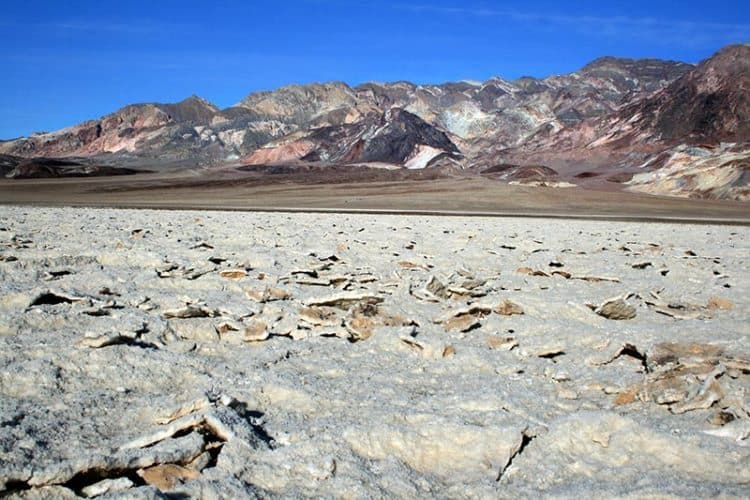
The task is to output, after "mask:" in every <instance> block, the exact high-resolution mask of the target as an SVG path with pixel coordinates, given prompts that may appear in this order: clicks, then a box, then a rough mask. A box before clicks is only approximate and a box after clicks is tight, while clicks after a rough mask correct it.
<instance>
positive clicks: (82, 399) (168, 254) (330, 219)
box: [0, 179, 750, 498]
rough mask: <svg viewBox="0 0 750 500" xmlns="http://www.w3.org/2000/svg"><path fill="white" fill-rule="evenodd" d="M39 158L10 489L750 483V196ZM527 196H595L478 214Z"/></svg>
mask: <svg viewBox="0 0 750 500" xmlns="http://www.w3.org/2000/svg"><path fill="white" fill-rule="evenodd" d="M22 182H23V181H14V184H13V185H12V187H11V188H9V187H8V186H7V184H5V185H3V186H2V187H0V190H1V191H2V193H3V196H4V198H3V201H4V202H5V203H6V204H5V205H3V206H0V214H1V215H0V281H1V282H2V286H3V293H2V296H0V358H2V360H1V362H0V495H2V496H6V497H9V498H74V497H77V496H88V497H94V496H97V497H101V498H188V497H190V498H245V497H260V498H266V497H276V496H283V497H311V496H314V497H336V498H392V497H400V498H414V497H434V498H467V497H471V498H518V497H535V496H539V495H544V496H555V497H573V496H581V495H585V496H587V497H614V496H618V497H625V496H637V497H654V498H670V497H683V496H689V497H696V496H698V497H716V496H721V497H725V498H732V497H735V498H743V497H747V495H748V493H749V492H750V447H748V446H747V445H748V444H750V439H749V438H748V436H750V349H748V346H747V340H748V335H749V334H750V303H748V301H747V297H748V296H750V261H749V259H750V228H749V227H748V225H747V223H746V222H747V210H746V205H743V204H737V203H731V202H707V201H701V202H699V201H690V200H673V199H663V198H654V197H648V196H639V195H632V194H628V195H623V194H618V193H611V194H607V193H605V194H602V193H596V192H588V191H585V192H583V193H582V194H581V196H582V198H576V197H575V196H570V197H568V198H566V196H568V195H566V194H565V193H568V192H573V190H565V189H559V190H549V191H547V190H545V189H544V188H521V187H512V186H505V185H503V186H500V187H497V188H492V187H491V186H488V185H487V183H480V182H475V183H474V184H473V185H472V184H471V182H472V181H461V182H465V183H466V182H468V184H466V186H467V188H466V189H465V190H463V191H457V190H456V189H455V184H454V185H452V187H451V189H448V188H446V189H445V190H441V189H440V183H437V184H435V183H431V184H430V186H431V189H425V190H419V189H416V190H415V189H413V188H412V192H411V193H410V192H409V188H408V184H406V185H404V184H401V188H400V192H399V189H397V188H396V185H384V186H377V185H369V188H370V191H369V195H367V196H362V197H360V199H359V200H358V199H357V191H356V189H342V190H340V191H337V189H336V188H335V186H334V187H325V188H324V187H321V186H302V187H301V188H300V187H297V188H295V187H294V186H292V187H289V186H287V187H283V186H279V187H277V191H276V192H274V191H273V190H272V189H269V188H268V187H266V188H265V191H264V190H263V189H258V193H259V194H258V195H257V196H251V195H249V194H248V192H252V191H251V190H250V189H251V188H248V187H247V186H245V187H244V188H243V189H239V188H238V187H237V186H236V185H235V186H232V185H230V186H228V187H227V186H219V187H217V188H215V189H212V188H208V189H206V188H202V189H200V190H194V191H192V192H191V191H190V188H189V187H188V188H184V189H179V188H174V189H161V190H158V189H157V190H154V189H142V190H140V191H138V190H135V191H131V190H130V188H128V189H110V190H109V191H103V190H101V189H99V188H98V187H99V186H97V185H96V183H97V182H102V181H97V180H90V179H89V180H85V181H79V182H77V183H75V184H73V183H70V184H69V186H75V188H74V189H73V188H70V189H72V194H71V191H65V190H61V189H60V185H61V184H60V182H62V183H63V184H65V181H56V182H57V183H56V182H55V181H35V182H36V184H33V185H31V186H32V188H29V189H30V191H24V189H23V188H22V186H23V184H22ZM29 182H31V181H29ZM109 182H110V184H109V185H110V186H111V185H112V181H111V180H110V181H109ZM128 182H132V180H131V181H128ZM444 182H448V181H444ZM92 184H93V185H94V187H91V186H92ZM55 186H57V188H56V187H55ZM404 186H407V187H404ZM363 189H364V188H363ZM492 189H496V191H494V192H493V191H492ZM249 190H250V191H249ZM535 190H536V191H535ZM32 191H33V194H34V196H35V198H34V199H36V200H38V201H40V204H41V205H47V206H30V205H19V204H18V203H22V202H26V203H28V202H29V201H30V200H29V198H26V199H24V198H23V196H24V192H26V193H27V196H31V195H29V194H28V193H30V192H32ZM547 192H549V195H546V194H544V193H547ZM233 193H234V194H233ZM243 193H244V194H243ZM263 193H265V194H263ZM285 193H286V194H285ZM295 193H296V194H295ZM321 193H328V194H329V195H328V197H326V196H323V195H321ZM337 193H339V194H337ZM340 193H346V196H349V198H347V199H349V200H351V205H352V207H351V208H370V209H383V210H387V211H390V212H397V211H400V210H409V209H414V208H421V209H422V210H423V212H427V211H429V210H426V209H425V207H427V209H433V210H434V209H435V207H437V206H438V203H439V202H440V201H442V202H443V204H442V205H441V206H442V207H443V208H445V206H446V203H448V208H449V209H451V210H454V211H466V212H472V213H474V215H473V216H470V217H469V216H457V215H454V216H451V217H447V216H438V215H427V214H426V213H418V214H400V215H399V214H394V213H391V214H383V213H377V214H374V213H370V214H368V213H343V212H344V211H346V210H347V209H348V207H347V205H345V203H346V202H345V201H342V198H341V196H343V195H342V194H340ZM457 193H458V194H457ZM472 193H473V195H472ZM524 193H525V195H524ZM534 193H537V194H536V195H535V194H534ZM538 193H542V194H538ZM316 194H317V196H316ZM55 196H56V197H55ZM232 196H234V197H235V198H232ZM285 196H287V198H285ZM305 196H307V198H305ZM336 196H339V198H336ZM524 196H525V197H524ZM128 197H129V198H128ZM597 197H598V198H597ZM618 197H621V199H622V200H623V202H622V203H618V204H616V205H615V204H613V201H612V200H618V199H620V198H618ZM596 199H599V200H600V201H599V205H597V204H596V201H595V200H596ZM399 200H400V201H399ZM429 200H433V201H432V202H430V201H429ZM450 200H454V201H453V203H454V204H453V205H451V204H450V203H451V202H450ZM519 200H520V202H519ZM523 200H529V202H528V203H524V202H523ZM576 200H577V201H576ZM591 200H594V201H591ZM644 200H645V201H644ZM649 201H650V203H649ZM13 203H16V204H15V205H14V204H13ZM56 203H57V204H76V203H81V204H84V205H89V206H88V207H63V206H52V205H54V204H56ZM274 203H275V205H274ZM431 203H433V204H434V206H433V205H431ZM504 203H505V204H507V206H509V207H511V208H513V209H514V210H515V211H516V213H537V212H541V213H546V214H547V215H557V216H558V217H559V216H563V215H566V214H568V215H576V214H577V215H584V216H586V217H588V219H589V220H586V219H585V218H584V219H575V218H549V217H547V218H543V217H512V216H506V217H491V216H480V215H477V214H476V212H492V211H495V212H502V211H504V209H503V207H504V205H503V204H504ZM575 203H579V204H580V206H581V207H583V209H580V210H577V209H576V205H575ZM105 204H111V205H116V206H127V205H128V204H131V205H132V206H137V205H139V204H140V206H151V207H165V206H166V207H171V208H172V209H171V210H153V209H146V208H140V209H125V208H104V207H99V208H92V207H91V205H105ZM210 204H215V205H219V206H222V204H223V206H225V207H226V208H233V209H239V208H248V207H259V206H260V207H262V206H266V207H268V208H282V207H285V206H291V205H296V206H297V207H299V208H301V209H310V208H316V209H320V208H331V209H338V210H339V213H336V212H335V211H332V212H331V213H292V212H264V211H238V210H235V211H219V210H191V209H189V207H193V208H205V206H209V205H210ZM571 204H573V205H571ZM615 206H617V207H618V208H619V210H618V212H619V214H620V215H621V216H620V217H619V218H615V219H607V218H606V217H605V218H604V219H602V220H590V219H592V218H594V219H595V217H593V216H595V215H597V212H598V215H602V216H606V215H608V210H606V208H605V209H604V210H598V209H597V207H612V208H611V210H614V207H615ZM180 207H182V208H180ZM514 207H515V208H514ZM550 207H551V208H550ZM628 217H630V218H633V219H634V221H631V222H628V221H625V220H623V219H625V218H628ZM669 217H674V218H675V220H674V221H669V220H667V218H669ZM649 218H651V219H654V218H661V219H662V220H661V221H659V222H645V221H644V220H646V219H649ZM707 218H708V219H712V221H713V223H705V221H704V223H699V222H700V220H699V219H707ZM719 222H721V223H719Z"/></svg>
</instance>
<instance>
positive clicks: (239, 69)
mask: <svg viewBox="0 0 750 500" xmlns="http://www.w3.org/2000/svg"><path fill="white" fill-rule="evenodd" d="M747 41H750V2H742V1H739V0H732V1H724V0H714V1H712V2H705V1H694V0H683V1H674V2H665V1H661V2H660V1H657V0H649V1H642V0H629V1H625V2H602V1H576V2H551V1H536V2H528V1H510V2H497V1H496V2H491V1H479V0H446V1H441V0H432V1H430V0H385V1H356V0H299V1H282V0H276V1H273V2H270V1H265V0H259V1H252V0H248V1H221V0H214V1H211V0H208V1H206V0H203V1H201V2H191V1H187V0H180V1H175V2H173V1H162V0H149V1H143V0H125V1H111V2H110V1H105V0H98V1H76V0H67V1H62V0H54V1H52V0H50V1H33V0H26V1H23V2H21V1H16V0H2V2H0V47H2V49H1V50H0V138H11V137H16V136H19V135H26V134H28V133H30V132H32V131H35V130H54V129H57V128H61V127H63V126H67V125H72V124H75V123H77V122H79V121H81V120H84V119H88V118H95V117H98V116H100V115H102V114H105V113H108V112H111V111H114V110H116V109H117V108H119V107H121V106H123V105H125V104H129V103H134V102H153V101H158V102H172V101H177V100H180V99H182V98H184V97H186V96H188V95H191V94H197V95H200V96H202V97H205V98H206V99H209V100H210V101H212V102H214V103H216V104H217V105H219V106H221V107H225V106H229V105H232V104H234V103H236V102H237V101H238V100H239V99H241V98H242V97H243V96H244V95H246V94H248V93H249V92H251V91H254V90H262V89H271V88H275V87H278V86H281V85H285V84H289V83H306V82H312V81H326V80H343V81H346V82H348V83H351V84H356V83H361V82H364V81H370V80H375V81H392V80H402V79H404V80H412V81H415V82H420V83H432V82H442V81H450V80H460V79H475V80H484V79H487V78H489V77H491V76H495V75H499V76H503V77H506V78H515V77H518V76H522V75H532V76H546V75H548V74H552V73H564V72H569V71H573V70H575V69H577V68H579V67H580V66H582V65H583V64H585V63H586V62H588V61H590V60H592V59H594V58H596V57H599V56H602V55H615V56H624V57H659V58H665V59H677V60H682V61H687V62H697V61H699V60H701V59H703V58H705V57H707V56H709V55H711V54H712V53H713V52H715V51H716V50H717V49H719V48H720V47H722V46H724V45H726V44H730V43H739V42H747Z"/></svg>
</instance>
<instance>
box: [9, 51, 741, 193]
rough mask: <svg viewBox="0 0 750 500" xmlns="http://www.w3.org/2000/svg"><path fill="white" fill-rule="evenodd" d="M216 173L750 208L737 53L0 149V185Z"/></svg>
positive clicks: (227, 115) (116, 126) (191, 118)
mask: <svg viewBox="0 0 750 500" xmlns="http://www.w3.org/2000/svg"><path fill="white" fill-rule="evenodd" d="M229 165H231V166H238V167H241V168H244V169H247V168H252V166H263V167H264V168H267V167H268V166H285V167H290V168H293V167H304V168H309V167H311V166H312V167H321V168H323V167H328V166H336V167H339V168H337V172H341V171H342V169H341V168H340V167H345V166H355V165H356V166H360V167H362V166H366V167H372V168H382V169H390V170H400V169H425V168H432V169H442V170H443V171H444V172H445V173H446V175H482V176H486V177H487V178H491V179H495V180H498V181H503V182H514V183H522V184H529V185H545V186H557V187H569V186H574V185H579V186H583V187H591V188H597V189H628V190H634V191H641V192H647V193H652V194H659V195H672V196H689V197H702V198H726V199H734V200H743V201H744V200H750V186H749V185H750V45H747V44H745V45H732V46H728V47H725V48H723V49H722V50H720V51H719V52H718V53H716V54H715V55H713V56H712V57H710V58H708V59H706V60H704V61H702V62H700V63H699V64H697V65H691V64H686V63H682V62H675V61H663V60H657V59H638V60H633V59H623V58H613V57H603V58H600V59H597V60H595V61H592V62H591V63H589V64H587V65H586V66H584V67H583V68H581V69H580V70H578V71H575V72H573V73H570V74H566V75H555V76H550V77H547V78H532V77H523V78H519V79H516V80H512V81H511V80H504V79H502V78H492V79H490V80H487V81H485V82H474V81H461V82H452V83H444V84H439V85H417V84H414V83H410V82H405V81H401V82H394V83H366V84H362V85H358V86H350V85H347V84H346V83H343V82H328V83H315V84H309V85H291V86H287V87H282V88H279V89H277V90H273V91H263V92H255V93H252V94H250V95H248V96H247V97H245V98H244V99H242V100H240V101H239V102H238V103H237V104H235V105H234V106H231V107H229V108H226V109H220V108H218V107H217V106H215V105H213V104H212V103H210V102H208V101H207V100H205V99H202V98H200V97H197V96H191V97H188V98H187V99H185V100H183V101H180V102H178V103H175V104H155V103H152V104H133V105H129V106H126V107H124V108H122V109H120V110H118V111H115V112H114V113H111V114H108V115H106V116H103V117H101V118H99V119H96V120H90V121H86V122H83V123H80V124H78V125H74V126H72V127H68V128H65V129H62V130H58V131H54V132H43V133H35V134H33V135H31V136H30V137H22V138H18V139H12V140H7V141H0V172H2V173H3V174H5V175H6V177H10V178H22V177H46V176H58V175H59V176H68V175H111V174H114V173H122V174H127V173H133V172H137V171H138V170H139V169H144V168H145V169H154V168H169V167H173V168H183V167H185V166H192V167H195V166H202V167H205V168H206V170H207V172H208V174H207V175H210V171H211V169H212V168H216V167H220V166H229ZM344 171H345V169H344Z"/></svg>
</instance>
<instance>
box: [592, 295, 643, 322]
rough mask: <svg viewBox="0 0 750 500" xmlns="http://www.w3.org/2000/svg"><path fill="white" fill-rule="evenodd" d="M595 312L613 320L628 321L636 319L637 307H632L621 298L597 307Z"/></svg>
mask: <svg viewBox="0 0 750 500" xmlns="http://www.w3.org/2000/svg"><path fill="white" fill-rule="evenodd" d="M594 312H596V314H598V315H599V316H603V317H605V318H607V319H612V320H627V319H633V318H635V314H636V313H635V307H633V306H631V305H630V304H628V303H627V302H625V301H624V300H623V299H621V298H617V299H610V300H607V301H605V302H604V303H603V304H602V305H600V306H599V307H597V308H596V309H595V310H594Z"/></svg>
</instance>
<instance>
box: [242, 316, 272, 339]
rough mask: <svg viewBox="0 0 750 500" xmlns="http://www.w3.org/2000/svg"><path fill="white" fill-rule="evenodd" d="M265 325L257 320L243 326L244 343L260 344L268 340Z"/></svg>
mask: <svg viewBox="0 0 750 500" xmlns="http://www.w3.org/2000/svg"><path fill="white" fill-rule="evenodd" d="M268 336H269V334H268V329H267V328H266V323H265V322H264V321H261V320H259V319H253V320H250V322H249V323H248V324H247V326H245V339H244V340H245V342H261V341H263V340H266V339H268Z"/></svg>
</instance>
